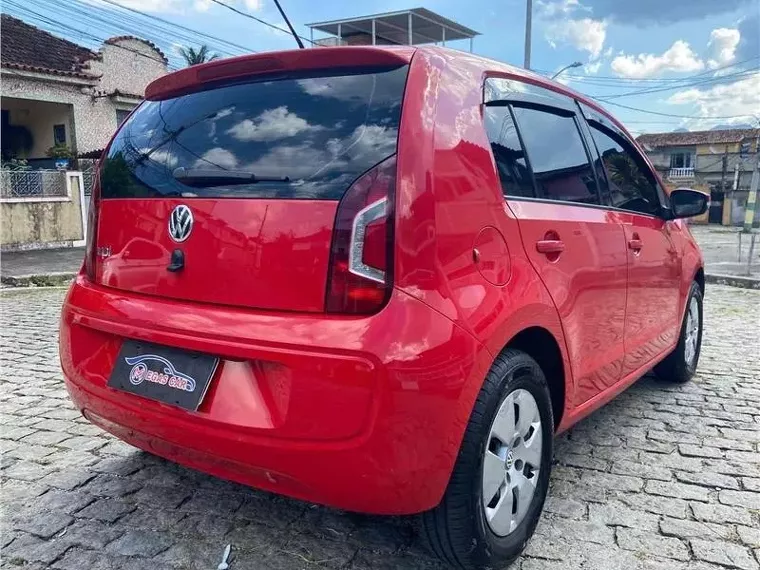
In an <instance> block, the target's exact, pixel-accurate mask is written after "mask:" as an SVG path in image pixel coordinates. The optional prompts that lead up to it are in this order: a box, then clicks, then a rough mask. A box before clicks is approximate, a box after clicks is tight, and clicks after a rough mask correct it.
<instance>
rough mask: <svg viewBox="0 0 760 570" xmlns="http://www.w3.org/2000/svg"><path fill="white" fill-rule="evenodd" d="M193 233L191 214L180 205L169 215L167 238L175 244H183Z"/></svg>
mask: <svg viewBox="0 0 760 570" xmlns="http://www.w3.org/2000/svg"><path fill="white" fill-rule="evenodd" d="M191 231H193V213H192V212H191V211H190V208H188V207H187V206H185V205H184V204H180V205H179V206H177V207H176V208H174V209H173V210H172V213H171V214H170V215H169V236H170V237H171V238H172V239H173V240H174V241H176V242H178V243H179V242H183V241H185V240H186V239H187V238H189V237H190V232H191Z"/></svg>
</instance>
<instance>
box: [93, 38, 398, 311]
mask: <svg viewBox="0 0 760 570" xmlns="http://www.w3.org/2000/svg"><path fill="white" fill-rule="evenodd" d="M308 55H309V57H306V56H303V58H302V59H303V60H304V61H306V60H310V58H311V59H314V58H315V57H317V56H318V55H320V54H319V53H317V54H308ZM312 56H313V57H312ZM231 61H232V60H231ZM360 62H361V58H360V57H359V56H357V58H356V62H355V63H354V65H360ZM233 63H234V61H233ZM220 65H226V64H225V63H221V64H220ZM204 69H205V70H206V72H208V71H209V70H208V69H206V68H204ZM407 70H408V66H407V65H401V64H395V65H394V66H390V65H384V66H382V67H378V66H377V65H376V64H373V66H372V67H365V68H362V67H361V66H359V67H352V68H343V69H332V70H331V69H327V70H321V71H314V70H311V71H299V70H298V69H296V70H288V71H286V72H285V71H279V72H278V73H277V74H276V75H264V76H253V77H250V78H247V79H245V80H241V79H240V78H235V79H233V80H230V81H227V82H226V83H225V82H222V83H219V81H217V82H215V83H212V84H210V86H208V85H207V86H202V88H201V86H191V87H190V89H191V90H190V91H189V92H185V93H184V94H180V95H177V96H173V97H169V98H165V99H160V100H152V101H146V102H145V103H143V104H142V105H141V106H140V107H139V109H137V110H136V111H135V112H134V113H133V114H132V115H131V116H130V117H129V119H128V120H126V121H125V122H124V123H123V125H122V126H121V128H120V130H119V132H118V134H117V135H116V137H115V138H114V140H113V141H112V143H111V145H110V147H109V149H108V152H107V155H106V157H105V159H104V160H103V161H102V165H101V169H100V176H99V179H100V197H101V199H100V210H99V223H98V232H97V246H98V251H99V252H100V253H101V255H100V256H99V258H98V261H97V263H96V279H97V281H98V282H99V283H101V284H103V285H106V286H108V287H113V288H117V289H123V290H127V291H133V292H138V293H143V294H147V295H156V296H162V297H168V298H172V299H183V300H192V301H202V302H208V303H219V304H225V305H237V306H243V307H256V308H263V309H276V310H290V311H311V312H316V311H322V310H324V304H325V288H326V282H327V275H328V266H329V255H330V244H331V238H332V233H333V225H334V221H335V215H336V210H337V207H338V203H339V200H340V199H341V197H342V196H343V194H344V192H345V191H346V190H347V189H348V188H349V187H350V185H351V184H352V182H353V181H354V180H356V179H357V178H358V177H359V176H361V174H362V173H364V172H365V171H367V170H368V169H370V168H372V167H373V166H375V165H376V164H378V163H380V162H381V161H383V160H384V159H386V158H387V157H389V156H391V155H392V154H394V153H395V152H396V142H397V137H398V129H399V122H400V117H401V103H402V99H403V92H404V85H405V81H406V75H407ZM178 265H181V267H180V269H177V267H178Z"/></svg>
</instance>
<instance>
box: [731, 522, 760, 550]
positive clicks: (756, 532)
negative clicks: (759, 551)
mask: <svg viewBox="0 0 760 570" xmlns="http://www.w3.org/2000/svg"><path fill="white" fill-rule="evenodd" d="M736 532H737V533H738V534H739V540H741V541H742V542H743V543H744V544H746V545H747V546H751V547H753V548H760V528H751V527H748V526H737V527H736Z"/></svg>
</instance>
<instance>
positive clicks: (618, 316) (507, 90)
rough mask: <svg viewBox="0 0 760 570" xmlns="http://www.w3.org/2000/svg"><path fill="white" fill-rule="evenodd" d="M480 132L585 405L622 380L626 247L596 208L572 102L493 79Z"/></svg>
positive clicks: (612, 221)
mask: <svg viewBox="0 0 760 570" xmlns="http://www.w3.org/2000/svg"><path fill="white" fill-rule="evenodd" d="M489 81H490V82H493V83H497V85H491V88H490V89H489V86H487V89H486V101H487V102H486V108H485V115H486V125H487V129H488V133H489V138H490V140H491V146H492V149H493V154H494V157H495V160H496V164H497V167H498V171H499V174H500V176H501V180H502V185H503V187H504V191H505V194H506V198H507V203H508V205H509V207H510V209H511V210H512V212H513V213H514V215H515V216H516V218H517V220H518V224H519V227H520V233H521V235H522V240H523V244H524V246H525V250H526V252H527V254H528V257H529V258H530V260H531V263H532V265H533V267H534V268H535V270H536V271H537V272H538V274H539V275H540V276H541V279H542V280H543V282H544V284H545V285H546V287H547V289H548V291H549V293H550V295H551V296H552V299H553V300H554V303H555V304H556V306H557V309H558V311H559V314H560V317H561V319H562V326H563V329H564V332H565V339H566V343H567V349H568V353H569V357H570V363H571V366H572V372H573V377H574V379H575V382H576V391H575V396H574V401H575V404H576V405H579V404H582V403H583V402H585V401H587V400H588V399H590V398H592V397H593V396H595V395H596V394H598V393H599V392H601V391H603V390H604V389H605V388H607V387H609V386H611V385H612V384H614V383H615V382H617V381H618V379H619V378H620V374H621V370H622V365H623V358H624V344H623V332H624V322H625V302H626V271H627V267H626V249H625V236H624V232H623V227H622V225H621V223H620V220H619V219H618V217H617V214H616V213H614V212H610V211H609V209H606V208H603V207H602V204H601V200H600V197H599V193H598V188H597V182H596V175H595V173H594V170H593V169H592V167H591V165H590V162H589V155H588V151H587V148H586V146H585V142H584V140H583V138H582V137H581V135H580V133H579V130H578V117H577V116H576V108H575V107H574V106H573V105H574V103H573V101H572V100H571V99H569V98H565V97H562V96H558V95H555V94H553V93H550V92H546V93H544V90H542V89H538V88H536V87H532V86H528V85H524V84H515V82H513V81H508V80H500V79H490V80H489Z"/></svg>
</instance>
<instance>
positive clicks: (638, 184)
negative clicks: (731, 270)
mask: <svg viewBox="0 0 760 570" xmlns="http://www.w3.org/2000/svg"><path fill="white" fill-rule="evenodd" d="M584 113H587V111H586V109H585V108H584ZM587 118H588V119H589V120H588V126H589V127H590V133H591V135H592V138H593V141H594V143H595V146H596V148H597V149H598V152H599V156H600V157H601V160H602V163H603V169H602V174H601V175H600V178H603V179H604V184H603V186H604V188H603V190H604V194H605V196H606V202H607V203H608V204H609V205H610V206H611V207H612V208H614V209H615V211H616V212H617V214H616V215H617V217H618V219H619V220H620V221H621V223H622V224H623V230H624V234H625V248H626V255H627V258H628V294H627V299H626V304H625V353H626V355H625V364H624V366H623V373H622V376H623V377H625V376H628V375H629V374H631V373H633V372H635V371H641V370H642V369H644V368H645V367H646V366H647V364H649V363H650V362H651V361H652V360H653V359H655V358H656V357H657V356H659V355H661V354H662V353H663V352H664V351H665V350H667V349H669V348H670V347H672V346H673V344H674V343H675V341H676V338H677V336H678V332H679V324H680V318H679V314H678V312H679V308H678V306H679V294H680V293H679V286H680V280H679V277H680V271H681V269H680V267H681V265H680V262H679V253H678V251H677V250H676V247H675V245H674V243H673V240H672V238H671V236H670V226H669V224H670V223H671V222H667V221H665V220H664V219H663V217H662V215H663V211H664V210H663V200H664V194H663V192H662V190H661V189H660V187H659V185H658V182H657V179H656V177H655V176H654V173H653V172H652V169H651V168H650V167H649V165H648V164H647V162H646V160H645V159H644V157H643V156H642V155H641V154H640V153H639V151H638V150H637V149H636V147H635V146H634V145H633V144H632V143H631V142H630V141H629V140H628V138H627V136H626V135H625V134H624V133H623V132H621V131H620V130H618V129H617V128H616V127H615V126H614V125H612V124H611V123H610V122H609V121H606V120H605V119H604V118H603V117H600V116H599V115H598V114H595V113H591V114H590V115H589V114H588V113H587Z"/></svg>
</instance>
